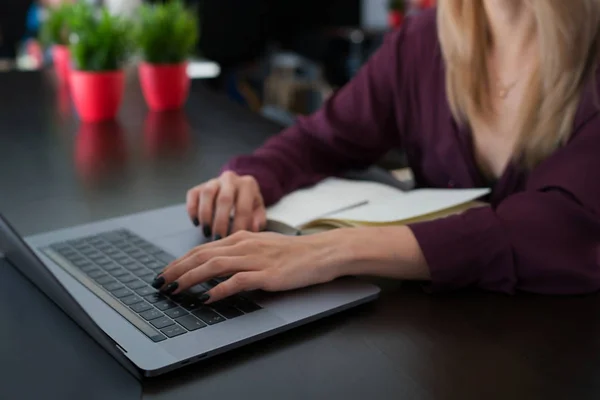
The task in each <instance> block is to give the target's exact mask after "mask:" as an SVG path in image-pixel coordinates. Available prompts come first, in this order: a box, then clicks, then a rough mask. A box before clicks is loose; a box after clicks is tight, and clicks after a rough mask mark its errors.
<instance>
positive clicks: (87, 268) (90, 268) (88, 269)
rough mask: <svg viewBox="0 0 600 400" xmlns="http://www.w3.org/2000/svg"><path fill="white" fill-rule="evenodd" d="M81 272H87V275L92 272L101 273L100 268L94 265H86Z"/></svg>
mask: <svg viewBox="0 0 600 400" xmlns="http://www.w3.org/2000/svg"><path fill="white" fill-rule="evenodd" d="M81 270H82V271H83V272H85V273H86V274H89V273H90V272H93V271H100V269H98V267H96V266H95V265H94V264H90V265H86V266H85V267H81Z"/></svg>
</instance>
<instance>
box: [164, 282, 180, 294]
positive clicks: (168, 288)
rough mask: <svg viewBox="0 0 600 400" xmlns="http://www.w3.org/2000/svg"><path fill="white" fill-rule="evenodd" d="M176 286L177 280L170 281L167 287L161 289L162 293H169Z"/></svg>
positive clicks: (174, 289) (177, 284)
mask: <svg viewBox="0 0 600 400" xmlns="http://www.w3.org/2000/svg"><path fill="white" fill-rule="evenodd" d="M178 287H179V283H177V281H175V282H171V283H169V284H168V285H167V287H166V288H164V290H162V292H163V293H164V294H171V293H173V292H174V291H176V290H177V288H178Z"/></svg>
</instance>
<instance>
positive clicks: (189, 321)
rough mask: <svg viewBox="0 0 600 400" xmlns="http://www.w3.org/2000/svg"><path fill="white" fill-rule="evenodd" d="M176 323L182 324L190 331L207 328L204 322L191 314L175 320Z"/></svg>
mask: <svg viewBox="0 0 600 400" xmlns="http://www.w3.org/2000/svg"><path fill="white" fill-rule="evenodd" d="M175 321H177V322H178V323H179V324H181V325H182V326H183V327H184V328H185V329H187V330H188V331H195V330H196V329H200V328H204V327H205V326H206V324H205V323H204V322H202V321H200V320H199V319H198V318H196V317H194V316H193V315H190V314H188V315H184V316H183V317H179V318H177V319H175Z"/></svg>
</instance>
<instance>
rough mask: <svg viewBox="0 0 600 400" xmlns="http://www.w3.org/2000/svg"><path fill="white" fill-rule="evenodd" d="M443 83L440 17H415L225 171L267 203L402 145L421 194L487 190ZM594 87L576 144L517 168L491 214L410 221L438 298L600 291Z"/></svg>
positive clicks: (503, 183)
mask: <svg viewBox="0 0 600 400" xmlns="http://www.w3.org/2000/svg"><path fill="white" fill-rule="evenodd" d="M596 80H597V82H600V75H599V76H598V78H597V79H596ZM444 81H445V76H444V61H443V59H442V54H441V50H440V45H439V42H438V38H437V27H436V18H435V11H431V12H424V13H422V14H420V15H418V16H416V17H413V18H408V19H407V20H406V21H405V23H404V25H403V28H402V29H400V30H399V31H397V32H393V33H390V34H389V35H388V37H387V38H386V40H385V42H384V44H383V45H382V47H381V48H380V49H379V50H378V51H377V52H376V53H375V54H374V55H373V57H372V58H371V59H370V60H369V62H368V63H367V64H366V65H365V66H364V67H363V68H362V69H361V71H360V72H359V73H358V74H357V76H356V77H355V78H354V79H353V80H352V82H350V83H349V84H348V85H346V86H345V87H343V88H341V89H340V90H338V91H337V92H336V93H335V94H334V95H333V96H332V97H331V98H330V99H329V100H328V101H327V102H326V104H325V105H324V106H323V107H322V109H320V110H319V111H317V112H316V113H315V114H313V115H311V116H308V117H301V118H299V120H298V122H297V124H296V125H295V126H293V127H291V128H289V129H286V130H285V131H284V132H282V133H281V134H279V135H277V136H275V137H273V138H271V139H270V140H268V141H267V142H266V143H265V144H264V145H263V146H262V147H261V148H259V149H258V150H256V152H254V153H253V154H252V155H244V156H240V157H237V158H235V159H234V160H232V161H231V162H230V163H229V164H228V165H227V166H226V167H225V168H226V169H229V170H232V171H235V172H237V173H239V174H249V175H253V176H254V177H255V178H256V179H257V180H258V182H259V184H260V188H261V192H262V194H263V196H264V198H265V201H266V203H267V205H270V204H273V203H275V202H277V201H278V200H279V199H280V198H281V197H282V196H284V195H285V194H287V193H290V192H292V191H294V190H296V189H298V188H301V187H304V186H307V185H312V184H314V183H316V182H318V181H319V180H321V179H323V178H325V177H327V176H332V175H339V174H342V173H343V172H344V171H346V170H348V169H356V168H361V167H367V166H369V165H371V164H373V163H375V162H376V161H378V159H379V158H380V157H381V156H382V155H384V154H385V153H386V152H387V151H389V150H390V149H392V148H395V147H399V148H402V149H403V150H404V151H405V152H406V153H407V156H408V160H409V164H410V167H411V168H412V170H413V173H414V176H415V180H416V183H417V185H418V186H420V187H437V188H444V187H455V188H473V187H486V186H488V185H489V183H487V182H486V181H485V179H484V177H483V175H482V174H481V172H480V171H479V169H478V167H477V165H476V162H475V159H474V154H473V147H472V143H471V133H470V131H469V130H468V129H467V128H464V127H461V126H459V125H458V124H457V123H456V122H455V120H454V119H453V117H452V114H451V112H450V108H449V105H448V102H447V100H446V94H445V86H444ZM594 91H596V93H598V92H600V90H598V87H596V86H592V84H591V83H590V84H589V86H588V87H587V88H586V90H585V91H584V95H583V97H582V100H581V103H580V106H579V109H578V112H577V115H576V119H575V122H574V126H573V134H572V137H571V139H570V141H569V142H568V144H567V145H566V146H564V147H562V148H560V149H559V150H557V151H556V152H555V153H554V154H553V155H552V156H550V157H549V158H547V159H546V160H545V161H543V162H542V163H541V164H539V165H538V166H537V167H535V168H534V169H532V170H530V171H525V170H524V169H522V168H520V167H518V166H517V165H509V166H508V167H507V169H506V171H505V172H504V174H503V175H502V177H501V178H500V179H499V180H498V181H497V182H496V183H495V184H494V186H493V188H492V189H493V191H492V194H491V195H490V198H489V201H490V203H491V207H483V208H478V209H473V210H469V211H467V212H465V213H463V214H461V215H457V216H451V217H448V218H444V219H439V220H435V221H428V222H422V223H416V224H412V225H410V228H411V229H412V231H413V233H414V235H415V236H416V238H417V241H418V243H419V244H420V247H421V249H422V251H423V254H424V256H425V259H426V260H427V263H428V266H429V268H430V271H431V276H432V289H433V290H452V289H459V288H463V287H467V286H477V287H480V288H483V289H487V290H493V291H499V292H505V293H512V292H514V291H516V290H523V291H529V292H536V293H547V294H576V293H587V292H593V291H596V290H598V289H600V215H599V214H600V118H599V116H598V111H599V110H598V107H597V106H596V104H597V103H596V102H595V94H596V93H594Z"/></svg>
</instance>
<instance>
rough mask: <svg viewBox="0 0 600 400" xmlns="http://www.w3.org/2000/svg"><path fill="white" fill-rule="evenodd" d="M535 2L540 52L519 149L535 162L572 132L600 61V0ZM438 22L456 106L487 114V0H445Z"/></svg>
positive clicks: (466, 114)
mask: <svg viewBox="0 0 600 400" xmlns="http://www.w3.org/2000/svg"><path fill="white" fill-rule="evenodd" d="M523 1H525V0H523ZM529 6H530V7H531V9H532V11H533V13H534V16H535V22H536V27H535V29H536V33H537V44H538V49H539V55H538V60H537V64H536V68H535V70H534V72H533V74H532V78H531V79H530V81H529V82H528V88H527V90H526V91H525V93H526V94H525V98H524V99H523V103H522V105H521V107H520V114H519V116H518V120H517V127H518V130H519V136H518V140H517V143H516V145H515V149H514V153H513V157H514V159H515V161H522V162H523V163H524V164H525V165H526V166H527V167H529V168H531V167H533V166H534V165H536V164H538V163H539V162H540V161H542V160H543V159H545V158H546V157H548V156H549V155H550V154H552V153H553V152H554V151H555V150H556V149H557V148H558V147H560V146H561V145H564V144H565V143H566V142H567V140H568V139H569V137H570V135H571V133H572V130H573V123H574V119H575V114H576V112H577V108H578V105H579V101H580V98H581V93H582V90H583V88H584V85H585V84H586V82H587V81H588V78H590V77H591V76H592V73H593V72H594V71H595V69H596V66H597V62H598V45H599V44H600V0H576V1H567V0H529ZM437 24H438V35H439V40H440V43H441V48H442V53H443V56H444V59H445V63H446V93H447V98H448V102H449V104H450V108H451V110H452V113H453V115H454V117H455V118H456V119H457V120H458V121H460V122H461V123H470V124H471V125H472V124H473V123H474V122H477V121H482V120H483V119H484V118H486V117H487V116H489V115H490V113H492V112H493V110H492V105H491V104H492V101H491V96H490V87H489V84H488V82H489V79H488V70H487V63H486V57H487V54H488V50H489V30H488V22H487V18H486V14H485V10H484V5H483V1H482V0H440V1H438V15H437Z"/></svg>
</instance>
